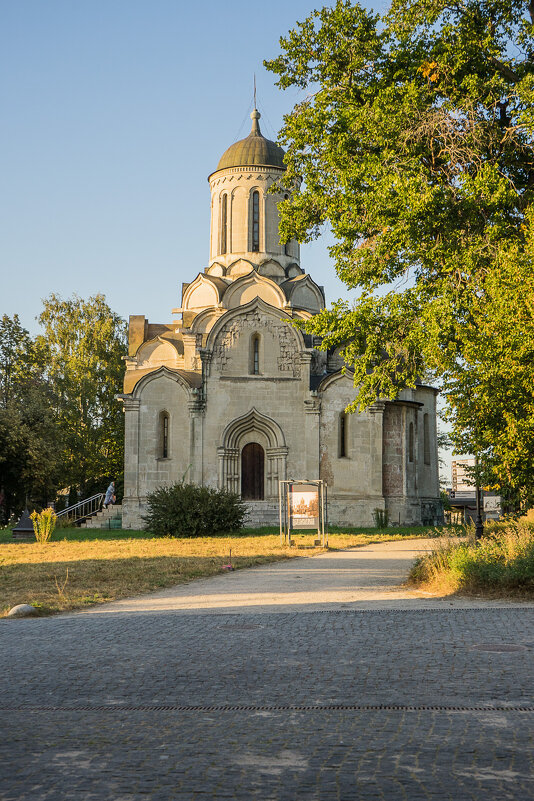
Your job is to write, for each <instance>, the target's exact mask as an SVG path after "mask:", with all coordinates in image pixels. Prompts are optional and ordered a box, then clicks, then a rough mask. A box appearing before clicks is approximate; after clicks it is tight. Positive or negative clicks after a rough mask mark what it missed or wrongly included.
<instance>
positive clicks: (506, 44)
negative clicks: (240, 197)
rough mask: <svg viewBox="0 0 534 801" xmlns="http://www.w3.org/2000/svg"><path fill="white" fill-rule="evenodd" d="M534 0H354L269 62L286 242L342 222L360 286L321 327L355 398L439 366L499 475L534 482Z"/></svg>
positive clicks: (307, 27) (343, 266) (459, 424)
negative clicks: (378, 7)
mask: <svg viewBox="0 0 534 801" xmlns="http://www.w3.org/2000/svg"><path fill="white" fill-rule="evenodd" d="M533 22H534V4H530V3H525V2H519V1H518V0H517V1H516V2H513V1H512V0H508V1H506V0H488V1H487V2H486V1H484V0H482V1H480V0H477V1H476V2H475V1H474V0H462V2H457V0H447V2H445V0H394V2H393V5H392V7H391V10H390V12H389V14H388V15H387V16H385V17H383V18H382V19H380V18H379V17H378V16H376V15H373V14H371V13H369V12H367V11H365V10H364V9H363V8H361V7H360V6H358V5H356V4H355V5H353V4H351V3H350V2H345V1H342V2H341V1H340V2H338V3H337V4H336V6H335V7H333V8H324V9H322V10H321V11H316V12H314V13H313V14H311V15H310V17H309V18H308V19H307V20H305V21H304V22H302V23H299V24H298V25H297V27H296V28H295V30H293V31H291V32H290V33H289V35H288V36H287V37H285V38H282V39H281V49H282V53H281V55H280V56H279V57H278V58H276V59H274V60H273V61H270V62H267V67H268V68H269V69H270V70H271V71H273V72H275V73H276V74H277V75H278V83H279V86H280V87H282V88H288V87H290V86H296V87H300V88H301V89H302V90H304V92H305V93H306V96H305V99H303V100H302V102H300V103H298V104H297V105H296V106H295V108H294V109H293V111H292V112H291V113H290V114H289V115H287V117H286V118H285V123H284V127H283V129H282V132H281V136H280V139H281V142H282V144H284V146H285V147H286V149H287V157H286V164H287V172H286V176H285V179H284V181H285V183H286V185H287V186H288V187H291V186H293V185H295V183H298V181H299V180H300V179H302V184H301V186H300V189H298V190H297V191H295V192H294V193H293V195H292V196H291V197H290V199H288V200H287V201H285V202H284V203H282V204H281V212H282V224H281V238H282V241H285V240H287V239H289V238H290V237H296V238H298V239H299V240H300V241H302V242H305V241H308V240H310V239H311V238H313V237H315V236H317V235H318V233H319V232H320V230H321V228H322V226H323V224H329V225H330V226H331V228H332V231H333V233H334V235H335V237H336V244H335V246H334V247H333V248H332V255H333V257H334V258H335V261H336V267H337V270H338V273H339V276H340V277H341V279H342V280H343V281H344V282H345V283H346V284H347V285H348V287H350V288H357V289H359V291H360V297H359V299H358V300H357V301H356V302H355V303H354V305H353V306H350V305H349V304H348V303H347V302H346V301H339V302H338V303H335V304H334V305H333V307H332V308H331V309H329V310H325V311H324V312H323V313H322V314H320V315H318V316H317V317H315V318H314V319H313V320H312V321H310V322H309V323H307V328H308V330H309V331H311V332H314V333H317V334H320V335H321V336H323V337H324V338H325V339H324V344H325V345H326V346H338V345H343V346H344V353H345V356H346V358H347V360H348V362H349V363H350V364H351V365H352V366H353V368H354V376H355V386H356V387H357V389H356V398H355V403H354V408H356V407H357V406H362V405H363V406H366V405H368V404H369V403H371V402H373V401H374V400H375V399H376V397H377V396H382V397H384V396H386V397H395V396H396V395H397V394H398V392H399V389H400V388H401V387H402V386H410V385H412V386H413V385H414V383H415V382H416V380H417V379H418V377H421V376H423V375H425V376H431V377H433V378H434V379H438V380H439V382H440V384H441V386H442V387H443V389H444V391H445V393H446V395H447V397H448V400H449V404H450V410H451V411H450V416H451V420H452V423H453V427H454V431H453V439H454V441H455V443H456V445H457V446H458V447H461V448H462V449H463V450H464V451H465V450H467V451H472V452H475V453H478V454H480V455H483V456H484V463H485V465H486V468H487V473H488V480H497V481H499V482H502V483H507V484H508V485H510V486H512V487H514V488H516V489H519V488H522V489H526V490H528V491H529V492H532V490H533V489H534V323H533V312H534V280H533V257H534V234H533V225H534V208H533V200H534V146H533V145H534V140H533V130H534V102H533V101H534V25H533Z"/></svg>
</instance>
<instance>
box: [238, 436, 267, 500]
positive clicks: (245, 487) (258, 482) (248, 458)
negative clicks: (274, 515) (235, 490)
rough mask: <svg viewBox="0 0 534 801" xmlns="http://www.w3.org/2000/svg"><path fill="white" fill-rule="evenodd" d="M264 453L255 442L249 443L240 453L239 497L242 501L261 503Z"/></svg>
mask: <svg viewBox="0 0 534 801" xmlns="http://www.w3.org/2000/svg"><path fill="white" fill-rule="evenodd" d="M264 464H265V453H264V450H263V448H262V447H261V445H260V444H259V443H257V442H249V443H248V445H245V447H244V448H243V450H242V451H241V497H242V498H243V500H244V501H262V500H263V487H264Z"/></svg>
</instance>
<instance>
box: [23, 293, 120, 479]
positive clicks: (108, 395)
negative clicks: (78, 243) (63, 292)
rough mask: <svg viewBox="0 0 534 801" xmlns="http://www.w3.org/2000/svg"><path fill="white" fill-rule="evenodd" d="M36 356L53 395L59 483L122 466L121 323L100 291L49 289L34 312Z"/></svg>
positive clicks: (104, 473)
mask: <svg viewBox="0 0 534 801" xmlns="http://www.w3.org/2000/svg"><path fill="white" fill-rule="evenodd" d="M39 322H40V323H41V325H42V326H43V329H44V333H43V334H42V335H41V336H39V337H37V342H36V344H37V348H38V352H39V360H40V363H41V364H42V367H43V370H44V373H45V375H46V377H47V380H48V381H49V382H50V384H51V386H52V387H53V390H54V394H55V397H56V399H57V417H58V422H59V425H60V427H61V430H62V436H63V443H64V447H63V454H62V457H63V467H62V469H63V475H64V481H65V484H74V485H76V486H77V487H78V488H80V490H82V491H83V490H84V489H85V487H86V485H87V482H89V481H92V480H94V479H96V478H98V477H100V476H108V475H113V476H117V475H119V474H120V473H122V470H123V449H124V423H123V416H122V410H121V407H120V404H119V403H118V402H117V400H116V398H115V396H116V394H117V393H118V392H120V391H121V386H122V377H123V374H124V363H123V357H124V356H125V355H126V324H125V322H124V320H122V319H121V318H120V317H119V316H118V315H117V314H115V313H114V312H113V311H112V310H111V309H110V307H109V306H108V305H107V303H106V300H105V297H104V296H103V295H95V296H94V297H91V298H89V300H87V301H85V300H83V299H82V298H79V297H78V296H76V295H74V296H73V297H72V298H69V299H68V300H63V299H62V298H61V297H59V296H58V295H55V294H52V295H50V297H49V298H47V299H46V300H45V301H44V309H43V312H42V314H41V315H40V317H39Z"/></svg>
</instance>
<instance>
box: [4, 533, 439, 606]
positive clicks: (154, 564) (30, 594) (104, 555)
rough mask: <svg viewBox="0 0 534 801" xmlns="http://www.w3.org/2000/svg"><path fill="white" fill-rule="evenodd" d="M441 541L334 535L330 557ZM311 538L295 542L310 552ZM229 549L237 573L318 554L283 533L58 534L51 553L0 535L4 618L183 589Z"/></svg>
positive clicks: (216, 568) (218, 564)
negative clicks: (25, 608)
mask: <svg viewBox="0 0 534 801" xmlns="http://www.w3.org/2000/svg"><path fill="white" fill-rule="evenodd" d="M432 535H434V536H435V535H436V530H435V529H430V528H425V527H420V526H419V527H413V528H394V529H393V528H389V529H381V530H380V529H343V530H342V529H334V530H332V531H331V533H330V534H329V547H330V549H342V548H351V547H356V546H361V545H367V544H370V543H374V542H387V541H390V540H396V539H402V538H404V537H426V536H432ZM313 538H314V536H313V535H310V534H305V535H301V536H300V537H297V538H296V539H297V543H299V544H301V545H306V546H310V545H312V543H313ZM230 549H231V551H232V564H233V565H234V567H235V568H237V569H239V568H243V567H251V566H252V565H261V564H265V563H267V562H274V561H279V560H282V559H291V558H294V557H296V556H313V555H314V554H317V553H321V552H322V551H323V549H322V548H320V547H311V548H310V547H308V548H307V550H300V549H298V548H297V547H294V548H288V547H286V546H284V545H282V544H281V543H280V536H279V534H278V530H277V529H275V528H269V529H256V530H255V529H244V530H243V531H242V532H241V533H240V534H234V535H230V536H217V537H201V538H196V539H186V538H170V537H169V538H168V537H157V538H155V537H152V535H151V534H150V533H149V532H146V531H113V530H112V531H106V530H99V529H87V530H86V529H79V528H74V529H59V530H57V531H55V532H54V534H53V535H52V539H51V541H50V542H49V543H47V544H45V545H40V544H38V543H36V542H20V541H15V540H13V538H12V535H11V531H9V530H3V531H1V532H0V616H5V615H6V614H7V612H8V611H9V609H10V608H11V607H12V606H15V605H16V604H21V603H27V604H32V605H34V606H37V607H38V608H39V610H40V612H41V613H42V614H53V613H55V612H62V611H68V610H72V609H82V608H86V607H88V606H91V605H94V604H99V603H103V602H105V601H113V600H116V599H118V598H125V597H128V596H133V595H140V594H142V593H146V592H150V591H152V590H157V589H160V588H162V587H169V586H172V585H174V584H182V583H185V582H188V581H191V580H192V579H196V578H202V577H206V576H213V575H216V574H218V573H221V572H222V569H223V568H222V566H223V564H226V563H228V561H229V555H230Z"/></svg>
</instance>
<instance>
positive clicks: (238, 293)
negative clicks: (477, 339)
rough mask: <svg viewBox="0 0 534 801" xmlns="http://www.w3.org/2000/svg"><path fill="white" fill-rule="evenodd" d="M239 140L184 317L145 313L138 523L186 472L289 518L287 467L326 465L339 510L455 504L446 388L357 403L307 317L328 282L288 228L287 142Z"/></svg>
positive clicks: (346, 517)
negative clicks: (443, 482)
mask: <svg viewBox="0 0 534 801" xmlns="http://www.w3.org/2000/svg"><path fill="white" fill-rule="evenodd" d="M251 117H252V130H251V132H250V134H249V136H248V137H246V138H245V139H243V140H241V141H239V142H236V143H235V144H233V145H232V146H231V147H229V148H228V149H227V150H226V152H225V153H224V154H223V156H222V158H221V159H220V161H219V164H218V166H217V169H216V170H215V172H213V173H212V174H211V175H210V176H209V183H210V189H211V240H210V259H209V263H208V266H207V268H206V269H205V270H204V272H201V273H199V274H198V275H197V276H196V278H194V279H193V280H192V281H191V283H187V284H183V287H182V300H181V305H180V306H179V307H178V308H175V309H173V315H174V316H175V318H176V319H175V320H174V321H173V322H171V323H163V324H159V323H150V322H149V321H148V320H147V319H146V318H145V317H144V316H142V315H134V316H131V317H130V322H129V350H128V358H127V362H126V374H125V380H124V394H123V395H122V396H121V400H122V401H123V404H124V412H125V426H126V436H125V493H124V500H123V527H124V528H140V527H142V519H141V516H142V515H143V513H144V511H145V506H146V498H147V495H148V493H150V492H152V491H153V490H154V489H156V488H157V487H159V486H162V485H170V484H173V483H175V482H177V481H181V480H184V481H186V482H192V483H196V484H204V485H208V486H212V487H220V488H226V489H228V490H231V491H233V492H237V493H239V494H240V495H241V496H242V498H243V499H244V500H245V501H246V502H247V504H248V509H249V522H250V523H251V524H262V523H263V524H269V523H271V524H272V523H276V522H277V521H278V482H279V481H280V480H283V479H295V480H301V479H318V478H320V479H323V480H324V481H325V482H326V485H327V488H328V490H327V491H328V521H329V522H330V523H331V524H335V525H353V526H357V525H363V526H372V525H373V524H374V521H375V519H376V514H377V512H376V510H381V511H382V512H384V513H385V512H387V515H388V518H389V521H390V522H392V523H400V524H417V523H421V522H423V523H434V522H438V520H439V519H440V509H441V506H440V502H439V479H438V454H437V436H436V390H434V389H433V388H432V387H428V386H423V385H419V386H418V387H417V388H416V389H414V390H411V389H409V390H404V391H403V392H402V393H401V396H400V398H399V399H398V400H395V401H387V400H380V401H377V402H376V403H374V404H373V405H372V406H371V407H370V408H368V409H367V410H366V411H364V412H362V413H359V414H346V413H345V411H344V410H345V408H346V407H347V405H348V404H349V403H350V402H351V401H352V399H353V397H354V387H353V383H352V378H351V374H350V371H347V373H346V374H344V373H343V367H344V364H343V361H342V359H341V358H340V356H339V355H338V353H336V352H334V353H326V352H324V351H321V350H319V348H318V345H319V344H320V343H319V341H318V340H317V339H316V338H314V337H312V336H310V335H308V334H304V333H302V332H301V331H300V330H299V329H298V328H295V327H294V326H293V325H292V324H291V320H297V319H304V320H305V319H309V318H310V317H311V316H312V315H313V314H316V313H317V312H318V311H320V310H321V309H322V308H324V304H325V298H324V291H323V288H322V287H321V286H318V285H317V284H316V283H315V281H314V280H313V279H312V278H311V277H310V276H309V275H307V274H306V273H305V272H304V270H303V269H302V268H301V266H300V251H299V245H298V243H297V242H296V241H290V242H286V243H281V242H280V239H279V233H278V222H279V218H278V209H277V204H278V202H279V201H280V200H281V199H282V196H281V195H277V194H272V193H270V192H269V189H270V187H271V186H272V184H273V183H276V182H277V181H278V179H279V178H280V176H281V175H282V173H283V171H284V163H283V151H282V150H281V148H280V147H278V146H277V145H276V144H275V143H274V142H271V141H270V140H268V139H266V138H265V137H264V136H262V134H261V131H260V126H259V117H260V115H259V113H258V112H257V111H256V110H254V111H253V112H252V115H251Z"/></svg>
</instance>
